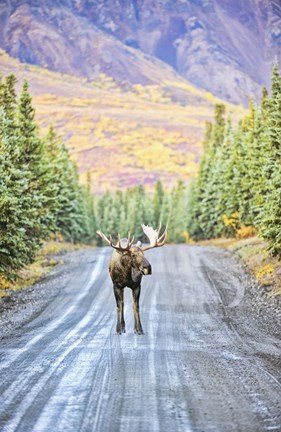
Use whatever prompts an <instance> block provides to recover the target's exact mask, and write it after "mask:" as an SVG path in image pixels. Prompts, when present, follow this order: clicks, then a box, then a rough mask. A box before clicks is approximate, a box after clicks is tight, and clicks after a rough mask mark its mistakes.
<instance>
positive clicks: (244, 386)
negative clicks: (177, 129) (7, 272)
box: [0, 245, 281, 432]
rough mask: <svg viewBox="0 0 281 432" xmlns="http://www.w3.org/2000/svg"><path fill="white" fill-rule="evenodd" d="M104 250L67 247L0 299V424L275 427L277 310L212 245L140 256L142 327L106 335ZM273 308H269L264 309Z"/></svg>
mask: <svg viewBox="0 0 281 432" xmlns="http://www.w3.org/2000/svg"><path fill="white" fill-rule="evenodd" d="M110 253H111V251H110V248H102V249H93V250H86V251H83V252H77V253H72V254H69V255H68V256H67V257H66V264H65V265H62V266H61V267H60V268H57V269H56V270H55V272H54V274H53V275H52V276H50V277H48V278H47V279H46V280H44V281H43V282H42V283H40V284H38V285H37V286H35V287H33V288H30V289H26V290H24V291H23V292H22V293H19V294H17V295H15V296H13V295H12V296H11V297H9V298H8V299H7V300H6V301H5V302H4V303H3V302H2V305H1V304H0V324H1V329H0V336H1V341H0V369H1V391H0V430H1V432H14V431H18V432H29V431H34V432H68V431H69V432H80V431H81V432H82V431H83V432H88V431H89V432H90V431H93V432H115V431H122V432H126V431H128V432H129V431H130V432H131V431H134V432H140V431H143V432H156V431H159V432H162V431H165V432H170V431H171V432H177V431H183V432H189V431H196V432H208V431H212V432H220V431H222V432H228V431H233V432H234V431H235V432H237V431H245V432H251V431H253V432H261V431H281V367H280V354H281V339H280V333H279V331H280V326H279V324H280V323H278V314H277V313H276V315H275V317H274V319H273V320H272V324H271V321H269V320H268V317H267V314H268V316H269V313H268V311H267V310H266V309H265V312H264V317H263V318H262V317H257V316H256V314H255V311H254V312H253V310H252V303H251V301H252V300H253V293H251V288H250V287H251V283H252V282H251V280H250V278H249V277H248V276H247V275H246V274H245V272H244V271H243V269H242V268H241V266H240V265H239V264H238V263H237V262H236V261H235V260H234V259H233V258H232V257H231V256H230V254H229V253H226V252H224V251H222V250H219V249H215V248H204V247H198V246H186V245H182V246H165V247H163V248H160V249H156V250H152V251H149V252H147V253H146V256H147V257H148V258H149V260H150V262H151V264H152V267H153V274H152V276H147V277H144V278H143V283H142V293H141V302H140V313H141V319H142V324H143V329H144V332H145V335H143V336H139V335H135V334H134V333H133V313H132V307H131V292H130V290H129V289H127V290H126V293H125V320H126V329H127V333H126V334H124V335H122V336H117V335H116V334H115V325H116V317H115V301H114V296H113V292H112V286H111V282H110V279H109V275H108V270H107V268H108V262H109V257H110ZM273 313H275V312H274V310H273Z"/></svg>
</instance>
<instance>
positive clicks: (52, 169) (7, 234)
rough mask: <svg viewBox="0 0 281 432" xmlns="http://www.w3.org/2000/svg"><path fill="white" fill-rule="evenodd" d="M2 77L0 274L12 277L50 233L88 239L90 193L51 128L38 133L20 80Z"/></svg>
mask: <svg viewBox="0 0 281 432" xmlns="http://www.w3.org/2000/svg"><path fill="white" fill-rule="evenodd" d="M16 81H17V80H16V77H15V76H14V75H13V74H11V75H9V76H7V77H6V78H5V79H3V78H2V77H1V79H0V273H1V274H2V275H4V276H5V277H12V276H13V274H14V273H15V271H16V270H18V269H20V268H22V267H24V266H25V265H27V264H29V263H30V262H32V261H33V260H34V257H35V254H36V251H37V250H38V248H39V247H40V245H41V244H42V240H44V239H48V238H49V237H50V235H51V234H53V235H54V236H58V235H61V236H63V237H64V238H65V239H66V240H68V241H72V242H76V241H85V242H86V241H89V240H90V239H91V238H92V237H93V233H94V229H95V227H94V213H93V197H92V194H91V192H90V189H89V187H87V186H82V185H80V184H79V181H78V174H77V169H76V167H75V165H74V164H73V162H72V161H71V160H70V157H69V153H68V151H67V149H66V147H65V145H64V143H63V142H62V140H61V139H60V138H59V137H58V136H57V135H56V133H55V131H54V129H53V128H50V130H49V132H48V134H47V136H46V137H45V138H41V137H40V136H39V130H38V126H37V124H36V122H35V110H34V108H33V106H32V98H31V96H30V94H29V90H28V83H27V81H24V83H23V86H22V90H21V94H20V95H19V97H17V95H16V91H15V85H16Z"/></svg>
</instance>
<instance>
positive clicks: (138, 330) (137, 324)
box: [132, 285, 144, 335]
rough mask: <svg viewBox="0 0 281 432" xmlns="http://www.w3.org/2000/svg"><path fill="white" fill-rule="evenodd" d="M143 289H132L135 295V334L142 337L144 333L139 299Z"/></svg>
mask: <svg viewBox="0 0 281 432" xmlns="http://www.w3.org/2000/svg"><path fill="white" fill-rule="evenodd" d="M140 292H141V287H140V285H139V286H138V287H137V288H134V289H132V294H133V311H134V320H135V328H134V332H135V333H137V334H139V335H141V334H144V333H143V329H142V325H141V320H140V313H139V299H140Z"/></svg>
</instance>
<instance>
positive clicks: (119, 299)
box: [109, 240, 151, 334]
mask: <svg viewBox="0 0 281 432" xmlns="http://www.w3.org/2000/svg"><path fill="white" fill-rule="evenodd" d="M123 241H124V240H123ZM109 273H110V277H111V279H112V282H113V290H114V295H115V299H116V305H117V325H116V332H117V334H122V333H125V331H126V330H125V320H124V288H125V287H128V288H131V290H132V295H133V311H134V321H135V325H134V331H135V333H137V334H143V329H142V325H141V320H140V316H139V298H140V292H141V280H142V276H143V275H144V274H151V265H150V263H149V262H148V260H147V259H146V258H145V256H144V253H143V251H142V249H141V247H139V246H137V245H133V246H132V247H131V248H130V250H129V251H126V252H120V251H116V250H115V251H114V252H113V253H112V256H111V260H110V264H109Z"/></svg>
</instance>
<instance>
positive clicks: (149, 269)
mask: <svg viewBox="0 0 281 432" xmlns="http://www.w3.org/2000/svg"><path fill="white" fill-rule="evenodd" d="M144 271H145V274H147V275H150V274H151V273H152V269H151V265H150V264H149V265H147V266H145V267H144Z"/></svg>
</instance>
